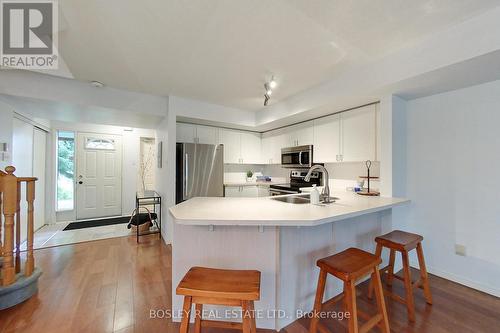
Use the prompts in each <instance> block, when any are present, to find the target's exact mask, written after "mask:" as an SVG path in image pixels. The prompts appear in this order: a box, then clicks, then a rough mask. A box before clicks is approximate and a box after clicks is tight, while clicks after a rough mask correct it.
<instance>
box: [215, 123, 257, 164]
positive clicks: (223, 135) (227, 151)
mask: <svg viewBox="0 0 500 333" xmlns="http://www.w3.org/2000/svg"><path fill="white" fill-rule="evenodd" d="M219 142H220V143H222V144H223V145H224V163H233V164H236V163H238V164H260V163H262V160H261V157H262V155H261V139H260V133H253V132H244V131H236V130H229V129H220V130H219Z"/></svg>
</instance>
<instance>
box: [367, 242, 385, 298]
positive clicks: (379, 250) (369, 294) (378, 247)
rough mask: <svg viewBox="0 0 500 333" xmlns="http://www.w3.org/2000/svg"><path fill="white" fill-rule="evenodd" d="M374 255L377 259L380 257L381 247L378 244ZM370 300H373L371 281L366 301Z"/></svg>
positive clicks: (371, 281)
mask: <svg viewBox="0 0 500 333" xmlns="http://www.w3.org/2000/svg"><path fill="white" fill-rule="evenodd" d="M375 255H376V256H377V257H379V258H380V257H381V256H382V245H380V244H378V243H377V249H376V250H375ZM372 298H373V279H372V280H370V284H369V285H368V299H372Z"/></svg>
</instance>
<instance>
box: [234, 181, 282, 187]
mask: <svg viewBox="0 0 500 333" xmlns="http://www.w3.org/2000/svg"><path fill="white" fill-rule="evenodd" d="M276 184H286V182H276V181H270V182H264V181H260V182H257V181H252V182H246V181H242V182H225V183H224V186H267V187H269V186H271V185H276Z"/></svg>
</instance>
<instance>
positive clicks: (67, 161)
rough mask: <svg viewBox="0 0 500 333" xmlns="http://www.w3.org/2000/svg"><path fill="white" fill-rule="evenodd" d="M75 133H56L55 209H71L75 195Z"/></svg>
mask: <svg viewBox="0 0 500 333" xmlns="http://www.w3.org/2000/svg"><path fill="white" fill-rule="evenodd" d="M74 184H75V133H74V132H65V131H59V132H58V133H57V211H64V210H73V208H74V197H75V185H74Z"/></svg>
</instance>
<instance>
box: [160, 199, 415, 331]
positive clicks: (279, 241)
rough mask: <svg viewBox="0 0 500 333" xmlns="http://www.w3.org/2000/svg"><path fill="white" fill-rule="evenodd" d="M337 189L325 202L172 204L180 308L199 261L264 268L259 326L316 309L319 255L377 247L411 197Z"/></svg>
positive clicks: (336, 289)
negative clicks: (186, 279)
mask: <svg viewBox="0 0 500 333" xmlns="http://www.w3.org/2000/svg"><path fill="white" fill-rule="evenodd" d="M331 195H332V196H333V197H337V198H338V200H337V201H336V202H334V203H330V204H325V205H319V206H318V205H311V204H308V203H306V204H292V203H287V202H282V201H279V200H276V197H261V198H219V197H218V198H201V197H197V198H192V199H190V200H188V201H185V202H183V203H181V204H178V205H176V206H174V207H172V208H170V215H171V218H172V219H173V222H174V230H173V247H172V249H173V252H172V278H173V284H172V288H173V290H172V295H173V304H172V306H173V310H174V313H175V312H176V311H179V310H181V309H182V298H181V297H179V296H176V295H175V288H176V286H177V284H178V283H179V281H180V279H181V278H182V276H183V275H184V274H185V273H186V272H187V271H188V269H189V268H191V267H193V266H205V267H214V268H226V269H256V270H259V271H261V272H262V280H261V299H260V301H258V302H256V303H255V306H256V310H262V312H261V313H262V317H260V318H259V317H258V318H257V326H258V327H259V328H268V329H275V330H279V329H281V328H283V327H285V326H286V325H288V324H289V323H291V322H293V321H294V320H295V319H296V318H297V315H299V314H300V312H301V311H302V312H309V311H311V310H312V305H313V301H314V295H315V290H316V283H317V278H318V273H319V270H318V269H317V268H316V260H317V259H319V258H322V257H325V256H328V255H331V254H334V253H337V252H339V251H342V250H344V249H346V248H348V247H358V248H362V249H365V250H368V251H372V252H373V251H374V243H373V239H374V238H375V237H376V236H377V235H380V234H382V233H384V232H387V231H389V230H390V229H391V222H390V215H391V210H392V207H394V206H397V205H401V204H404V203H407V202H408V200H405V199H398V198H387V197H362V196H358V195H356V194H355V193H352V192H346V191H334V192H332V193H331ZM292 196H294V195H292ZM340 292H341V285H340V283H339V282H338V281H333V280H332V281H329V283H328V285H327V289H326V297H333V296H335V295H337V294H339V293H340ZM275 310H279V312H275ZM270 314H271V315H270Z"/></svg>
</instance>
